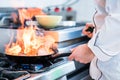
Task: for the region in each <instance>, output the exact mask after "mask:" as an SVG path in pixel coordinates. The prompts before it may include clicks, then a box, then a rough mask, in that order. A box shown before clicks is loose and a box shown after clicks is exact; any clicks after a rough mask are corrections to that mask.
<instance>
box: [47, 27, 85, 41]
mask: <svg viewBox="0 0 120 80" xmlns="http://www.w3.org/2000/svg"><path fill="white" fill-rule="evenodd" d="M83 27H84V26H79V27H68V28H65V29H60V30H50V31H46V34H50V35H52V36H53V37H54V38H55V40H56V42H62V41H67V40H71V39H75V38H79V37H82V36H83V35H82V29H83Z"/></svg>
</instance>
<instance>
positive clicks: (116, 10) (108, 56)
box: [88, 0, 120, 80]
mask: <svg viewBox="0 0 120 80" xmlns="http://www.w3.org/2000/svg"><path fill="white" fill-rule="evenodd" d="M95 2H96V4H97V8H96V10H97V13H96V14H95V16H94V23H95V25H96V30H95V33H94V35H93V37H92V38H91V40H90V41H89V42H88V47H89V48H90V49H91V50H92V51H93V53H94V54H95V58H94V59H93V60H92V62H91V64H90V75H91V77H92V78H93V79H95V80H120V0H95Z"/></svg>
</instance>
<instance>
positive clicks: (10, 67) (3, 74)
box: [0, 8, 89, 80]
mask: <svg viewBox="0 0 120 80" xmlns="http://www.w3.org/2000/svg"><path fill="white" fill-rule="evenodd" d="M2 11H3V12H5V13H6V11H7V13H9V12H10V13H11V12H13V11H16V9H9V8H8V9H0V12H2ZM2 14H3V13H2ZM2 14H0V17H1V18H0V21H1V20H2V19H4V18H3V16H6V15H7V16H9V14H5V15H2ZM9 19H10V18H9V17H8V18H7V21H8V24H6V23H5V24H2V23H4V21H2V22H0V32H1V33H2V34H0V37H2V38H1V39H0V52H3V53H4V51H5V50H4V48H5V44H6V43H8V42H9V41H10V39H11V36H12V35H16V32H17V28H18V27H19V26H20V25H16V24H13V23H9V22H10V21H9ZM5 20H6V19H5ZM84 26H85V22H76V24H75V25H74V26H58V27H56V28H53V29H49V30H45V34H49V35H51V36H52V37H54V39H55V40H56V44H57V48H58V52H59V53H60V54H64V53H70V49H71V48H74V47H76V46H78V45H81V44H84V43H86V42H87V41H88V40H89V38H87V37H86V36H84V35H83V34H82V29H83V27H84ZM39 28H41V26H39ZM14 38H16V37H14ZM3 53H0V54H1V55H4V54H3ZM67 58H68V57H62V58H57V59H55V60H54V61H48V63H46V64H16V63H14V62H11V61H9V60H8V59H7V58H6V57H5V56H0V80H1V79H2V80H11V79H15V80H78V79H79V80H85V78H86V77H87V76H88V75H89V74H88V68H89V64H81V63H79V62H76V61H69V60H68V59H67Z"/></svg>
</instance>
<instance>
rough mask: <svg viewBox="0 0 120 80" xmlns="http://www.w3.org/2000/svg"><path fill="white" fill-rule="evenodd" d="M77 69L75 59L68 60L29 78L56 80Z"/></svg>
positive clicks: (32, 79) (31, 79) (34, 79)
mask: <svg viewBox="0 0 120 80" xmlns="http://www.w3.org/2000/svg"><path fill="white" fill-rule="evenodd" d="M74 70H75V65H74V61H67V63H65V64H62V65H60V66H58V67H55V68H53V69H51V70H50V71H48V72H44V73H39V74H37V75H36V76H34V77H30V78H29V79H27V80H56V79H58V78H60V77H62V76H64V75H66V74H68V73H70V72H72V71H74Z"/></svg>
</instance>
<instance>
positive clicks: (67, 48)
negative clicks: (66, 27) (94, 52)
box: [58, 42, 85, 54]
mask: <svg viewBox="0 0 120 80" xmlns="http://www.w3.org/2000/svg"><path fill="white" fill-rule="evenodd" d="M83 43H85V42H79V43H76V44H71V45H69V46H67V47H61V48H58V52H59V53H60V54H63V53H71V51H70V50H71V49H72V48H74V47H76V46H78V45H81V44H83Z"/></svg>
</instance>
